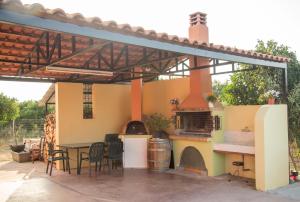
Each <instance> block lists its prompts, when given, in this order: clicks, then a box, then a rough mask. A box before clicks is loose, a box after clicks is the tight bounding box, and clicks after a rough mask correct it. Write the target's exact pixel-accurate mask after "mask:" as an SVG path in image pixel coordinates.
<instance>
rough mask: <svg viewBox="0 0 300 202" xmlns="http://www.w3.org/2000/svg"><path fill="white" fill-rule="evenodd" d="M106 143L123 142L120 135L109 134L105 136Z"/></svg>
mask: <svg viewBox="0 0 300 202" xmlns="http://www.w3.org/2000/svg"><path fill="white" fill-rule="evenodd" d="M104 141H105V143H106V144H108V143H110V142H118V141H121V139H120V138H119V134H118V133H109V134H106V135H105V139H104Z"/></svg>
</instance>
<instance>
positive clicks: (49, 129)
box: [44, 114, 56, 161]
mask: <svg viewBox="0 0 300 202" xmlns="http://www.w3.org/2000/svg"><path fill="white" fill-rule="evenodd" d="M44 134H45V147H44V160H45V161H47V159H48V144H47V143H48V142H50V143H53V145H55V142H56V140H55V134H56V130H55V114H48V115H47V116H46V118H45V123H44Z"/></svg>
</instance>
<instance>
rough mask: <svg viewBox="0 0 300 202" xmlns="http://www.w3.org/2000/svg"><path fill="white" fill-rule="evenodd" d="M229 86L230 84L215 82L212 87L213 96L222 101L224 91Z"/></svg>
mask: <svg viewBox="0 0 300 202" xmlns="http://www.w3.org/2000/svg"><path fill="white" fill-rule="evenodd" d="M227 85H228V82H227V81H226V82H224V83H222V82H220V81H216V80H215V81H213V84H212V87H213V94H214V95H215V96H216V97H217V98H218V99H220V98H221V94H222V91H223V89H224V88H225V87H226V86H227Z"/></svg>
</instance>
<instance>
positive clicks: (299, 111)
mask: <svg viewBox="0 0 300 202" xmlns="http://www.w3.org/2000/svg"><path fill="white" fill-rule="evenodd" d="M288 109H289V134H290V136H292V137H291V139H293V138H296V139H297V141H298V142H300V136H299V134H300V83H298V84H297V85H295V86H294V89H293V90H291V92H290V93H289V96H288Z"/></svg>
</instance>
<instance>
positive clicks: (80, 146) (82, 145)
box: [57, 143, 92, 175]
mask: <svg viewBox="0 0 300 202" xmlns="http://www.w3.org/2000/svg"><path fill="white" fill-rule="evenodd" d="M91 144H92V143H74V144H60V145H57V146H58V147H62V148H65V149H66V151H67V152H68V150H69V149H76V150H77V175H79V174H80V171H79V170H80V168H79V161H80V159H79V149H84V148H89V147H90V146H91Z"/></svg>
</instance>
